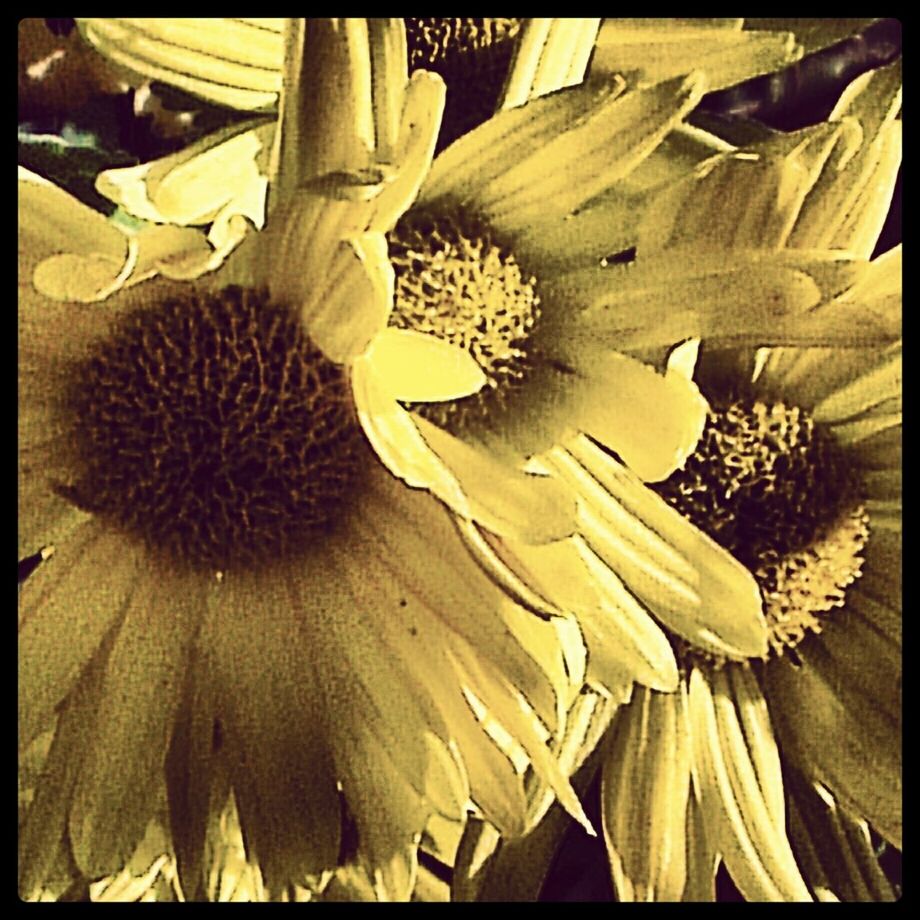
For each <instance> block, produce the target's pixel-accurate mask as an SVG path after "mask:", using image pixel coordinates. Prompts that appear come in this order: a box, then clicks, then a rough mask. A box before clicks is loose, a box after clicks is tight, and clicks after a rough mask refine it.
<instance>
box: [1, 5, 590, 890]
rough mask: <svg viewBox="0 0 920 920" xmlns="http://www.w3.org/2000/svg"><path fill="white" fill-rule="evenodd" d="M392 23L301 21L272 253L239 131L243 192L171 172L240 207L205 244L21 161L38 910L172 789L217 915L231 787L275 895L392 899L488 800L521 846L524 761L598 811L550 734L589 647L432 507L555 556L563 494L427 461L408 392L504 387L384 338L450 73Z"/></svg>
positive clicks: (131, 841)
mask: <svg viewBox="0 0 920 920" xmlns="http://www.w3.org/2000/svg"><path fill="white" fill-rule="evenodd" d="M400 29H401V27H400V26H399V25H398V24H397V23H394V22H392V21H391V22H380V21H374V20H371V21H368V22H366V23H365V21H363V20H348V21H347V22H341V21H339V22H336V21H332V22H314V23H311V24H310V27H309V28H307V29H306V30H304V29H303V28H302V27H301V26H300V25H298V24H294V25H292V27H291V28H290V30H289V32H288V34H287V37H286V41H287V45H288V47H289V48H290V56H289V58H288V62H287V64H286V68H287V69H286V79H285V84H284V86H285V98H284V101H283V104H282V120H281V131H280V143H277V141H278V140H279V138H278V135H277V132H276V136H275V141H276V146H275V147H274V148H273V150H272V152H271V156H270V159H271V162H272V163H273V164H274V165H273V167H272V168H270V169H269V173H270V175H271V177H272V181H271V184H270V188H269V196H270V199H271V207H270V208H269V217H268V220H267V226H266V229H265V230H264V231H263V232H262V233H259V234H248V235H247V234H246V233H245V232H244V231H245V228H246V226H247V225H248V224H247V220H249V221H253V222H254V221H256V220H257V219H258V213H257V212H256V211H250V210H247V208H248V205H247V204H246V203H247V202H248V203H250V204H251V203H252V201H254V200H255V197H254V196H255V195H257V193H258V188H259V185H260V180H259V178H258V176H257V175H256V174H255V173H254V172H253V170H251V169H249V168H248V166H247V163H249V164H251V163H252V162H253V161H252V158H251V157H254V156H261V154H262V152H263V151H264V147H263V143H264V141H262V140H259V138H260V135H259V134H258V130H259V129H258V128H255V129H251V130H253V131H255V132H256V133H255V135H253V134H250V133H245V132H244V134H242V135H235V136H234V138H231V139H230V141H229V142H228V143H232V142H233V140H234V139H235V138H239V137H241V136H242V137H243V138H244V139H246V143H248V144H252V140H253V137H255V140H256V141H258V144H254V145H252V146H251V147H249V148H248V151H249V152H248V153H247V156H248V157H250V159H249V160H247V157H246V156H244V157H237V156H228V157H227V159H225V160H220V159H219V158H218V160H217V161H214V160H211V161H209V163H208V165H213V164H214V162H217V163H219V164H223V165H224V166H225V167H226V170H225V172H224V173H223V175H222V176H221V177H220V178H221V183H222V184H225V187H224V189H223V192H222V194H218V195H213V194H212V193H213V192H214V191H215V186H214V184H213V183H211V184H209V183H208V182H207V181H204V180H203V179H202V175H201V173H200V171H199V170H200V169H201V168H202V165H201V161H200V160H199V161H194V160H190V159H180V160H172V161H171V167H170V169H168V170H166V171H165V172H164V173H161V174H160V175H159V176H158V179H161V180H162V181H160V182H159V184H158V187H157V191H158V192H160V193H161V195H162V194H163V193H164V185H165V184H166V183H167V182H168V181H171V182H172V187H171V188H170V194H171V195H172V196H173V199H174V200H175V199H176V198H181V191H182V189H183V188H184V189H187V190H189V192H190V198H191V201H190V203H187V204H188V206H189V214H191V215H192V216H194V217H195V220H188V221H183V223H189V224H193V223H197V222H201V223H205V222H207V220H208V219H210V220H212V221H214V222H215V223H216V222H217V220H218V219H220V217H221V216H223V217H224V218H226V220H225V221H224V229H229V230H230V231H232V232H231V233H230V234H229V235H228V237H227V238H226V239H223V240H221V241H219V242H218V243H217V244H214V240H213V239H212V240H211V241H210V242H209V241H208V239H207V238H206V237H205V235H204V234H203V233H202V232H201V231H199V230H196V229H194V228H193V227H192V226H183V227H176V226H169V225H166V224H163V225H156V226H151V225H144V226H143V227H142V229H141V230H140V231H139V232H137V233H125V232H123V231H122V230H120V229H118V228H117V227H116V226H114V225H113V224H112V223H110V222H107V221H106V220H104V219H103V218H102V216H101V215H99V214H97V213H96V212H93V211H92V210H90V209H89V208H87V207H85V206H83V205H81V204H79V203H78V202H76V201H75V200H74V199H72V198H71V197H70V196H69V195H67V194H66V193H65V192H63V191H62V190H60V189H58V188H56V187H55V186H53V185H52V184H50V183H48V182H47V181H45V180H42V179H41V178H40V177H38V176H35V175H34V174H30V173H28V172H27V171H24V170H21V171H20V185H19V193H20V236H19V278H20V295H19V322H20V333H19V368H20V434H19V453H20V495H19V497H20V518H19V521H20V526H19V537H20V555H21V556H22V555H26V554H29V553H35V552H37V551H40V552H41V557H42V559H43V561H42V562H41V564H40V565H39V566H38V567H37V569H36V570H35V571H34V572H33V573H32V574H31V575H30V576H29V577H28V578H27V580H26V581H25V582H24V583H23V584H22V585H21V589H20V624H19V660H20V668H19V681H20V682H19V707H20V708H19V714H20V749H21V750H22V751H24V753H25V758H26V761H29V760H30V758H32V757H33V756H38V755H36V750H37V748H38V747H41V746H42V745H47V744H48V741H49V739H50V747H49V748H48V750H47V755H46V756H44V757H41V756H39V760H40V761H42V766H41V768H40V775H38V777H37V779H35V780H34V785H32V786H31V787H30V788H29V789H27V790H26V795H25V796H24V798H25V805H26V811H25V817H24V821H23V825H22V831H21V839H20V888H21V890H22V892H23V894H24V895H28V894H30V893H32V892H34V891H35V890H36V889H37V888H38V887H39V886H40V885H41V883H42V880H43V879H44V878H45V877H46V876H47V875H48V874H49V873H50V872H51V871H52V870H53V868H54V866H55V864H56V862H57V861H58V859H59V856H63V859H64V861H65V862H70V864H71V865H72V867H73V869H74V872H75V874H77V875H79V876H82V877H83V878H85V879H88V880H92V879H97V878H100V877H103V876H109V875H111V874H113V873H117V872H120V871H121V870H122V868H123V867H124V866H125V865H126V864H127V863H128V861H129V858H130V857H131V856H132V853H133V852H134V851H135V848H136V847H137V845H138V844H139V843H140V841H141V839H142V837H143V836H144V833H145V830H146V829H147V827H148V823H149V822H150V821H151V820H153V819H155V818H157V817H158V815H159V812H160V809H161V807H162V806H163V803H164V802H165V805H166V807H167V808H168V822H169V826H170V832H171V838H172V846H173V847H174V850H175V854H176V857H177V863H178V873H179V878H180V879H181V883H182V888H183V891H184V892H185V896H186V897H187V898H197V897H201V896H203V895H205V894H207V893H209V884H208V880H207V877H206V874H207V873H206V868H205V864H206V859H205V851H206V850H207V849H208V847H209V846H210V842H209V841H212V840H213V824H214V822H215V821H216V820H217V819H218V816H219V815H221V814H222V813H223V812H224V809H225V807H228V801H230V802H232V803H233V804H235V807H236V808H237V809H238V812H239V818H240V825H241V828H242V833H243V837H244V840H245V843H246V849H247V855H248V857H249V858H250V859H251V860H253V861H254V862H256V863H257V865H258V868H259V870H260V874H261V877H262V880H263V882H264V884H265V886H266V888H267V889H268V891H269V893H270V894H271V895H272V896H282V895H284V894H285V893H286V892H287V890H288V887H289V886H291V885H305V884H307V883H308V882H312V881H316V882H317V884H320V883H321V882H322V881H323V878H322V876H323V875H324V873H325V872H326V871H327V870H332V869H334V868H335V867H336V866H338V865H339V864H340V863H342V862H354V863H356V864H357V865H358V866H359V868H360V869H361V871H362V872H364V873H366V875H367V878H368V880H369V882H370V884H371V886H372V888H373V890H374V892H375V893H376V895H377V896H378V897H392V898H405V897H408V894H409V892H410V891H411V890H412V886H413V882H414V879H415V876H416V870H417V855H416V850H417V845H418V840H419V836H420V834H421V833H422V831H423V829H424V828H425V827H426V824H427V823H428V822H429V819H431V818H432V816H435V815H441V816H445V817H447V818H450V819H451V820H454V821H457V820H460V819H462V818H463V817H464V816H465V814H466V811H467V808H468V807H469V804H470V802H473V803H475V806H476V807H477V809H478V810H479V811H480V812H481V813H482V814H483V815H485V816H487V817H488V819H489V821H490V822H492V823H493V824H495V825H496V826H497V827H499V828H501V830H502V832H503V833H506V834H509V835H513V834H515V833H520V832H521V831H522V830H523V829H524V827H525V823H526V814H525V811H526V803H525V800H524V790H523V778H522V772H523V767H522V765H521V763H520V762H519V760H518V761H515V762H512V759H511V758H510V757H509V756H507V754H506V753H505V752H506V751H508V750H509V748H510V746H511V745H512V743H513V745H514V750H515V752H520V751H523V752H525V753H526V756H527V762H529V764H530V765H531V767H532V768H533V769H535V770H536V772H537V774H538V775H540V776H541V777H542V778H543V779H544V780H545V781H546V782H548V783H549V785H550V786H551V787H552V788H553V789H555V791H556V793H557V794H558V795H559V797H560V800H561V801H563V802H565V805H566V807H567V808H568V809H569V810H570V811H571V812H572V813H573V814H575V815H578V816H579V817H580V819H581V820H583V821H585V823H587V822H586V819H585V818H584V816H583V813H582V812H581V808H580V805H579V803H578V801H577V799H576V798H575V796H574V793H573V792H572V790H571V788H570V786H569V784H568V780H567V779H566V776H565V775H564V773H563V771H562V769H560V767H559V766H558V764H557V763H556V760H555V759H554V756H553V754H552V753H551V750H550V748H549V746H548V744H547V742H548V740H551V739H553V738H554V737H556V736H557V735H560V734H562V732H563V730H564V723H565V714H566V710H567V709H568V707H569V706H570V705H571V701H572V699H571V698H572V694H573V693H574V692H577V689H578V687H579V685H580V683H581V674H580V668H582V667H583V661H581V662H580V661H579V643H578V642H577V641H572V636H571V630H570V629H568V631H567V625H566V624H565V623H556V622H543V621H541V620H539V619H537V618H535V617H534V616H533V615H532V614H531V613H530V612H528V611H525V610H523V609H522V608H521V607H519V606H517V605H515V604H514V603H513V602H512V601H510V600H509V599H508V598H507V597H506V596H505V594H504V593H503V592H502V591H501V589H500V588H499V587H498V586H496V585H495V584H494V583H493V582H492V580H490V579H489V578H488V577H486V575H485V574H483V572H482V571H481V570H480V568H479V567H478V565H477V564H476V562H475V561H474V560H473V559H472V558H470V557H469V555H468V554H467V553H466V552H465V550H464V549H463V544H462V542H461V541H460V540H459V538H458V536H457V533H456V530H455V525H454V523H453V521H452V519H451V517H450V516H449V515H448V514H447V513H446V512H445V508H444V505H445V504H446V505H447V506H448V507H449V508H450V509H452V510H453V511H454V512H455V513H456V514H457V516H458V518H459V519H460V520H465V521H470V522H472V521H476V522H477V523H478V525H481V526H483V527H484V528H485V529H486V530H485V532H491V530H492V528H494V530H495V533H496V534H501V535H507V536H515V537H518V538H524V539H535V540H541V541H542V540H550V541H551V540H553V539H555V538H557V537H560V536H565V535H567V534H568V533H570V532H571V529H572V526H573V525H572V515H573V511H574V509H573V507H572V503H571V500H570V498H569V497H568V496H567V494H566V492H565V491H564V489H563V488H562V487H561V486H560V485H559V484H558V483H555V482H553V481H552V480H550V479H549V478H548V477H545V476H540V475H536V474H531V473H526V472H523V471H519V470H515V469H514V468H512V467H510V466H508V465H506V464H504V463H501V462H499V461H497V460H495V459H494V458H491V457H490V456H488V455H487V454H484V453H482V452H480V451H477V450H475V449H474V448H471V447H470V446H469V445H466V444H464V443H462V442H460V441H459V440H457V439H455V438H453V436H451V435H450V434H449V433H447V432H442V433H441V434H440V436H439V437H438V439H437V441H436V443H437V453H434V452H433V451H432V450H431V449H430V448H429V446H428V444H427V443H426V441H425V440H423V439H422V438H421V436H420V435H419V434H418V432H417V430H416V429H414V428H409V427H407V426H406V425H405V422H404V417H403V415H401V414H400V413H402V412H403V411H404V410H402V409H400V408H399V405H398V403H397V400H408V401H411V402H413V403H420V402H421V403H424V402H427V401H430V400H438V399H445V398H446V399H454V398H458V397H462V396H464V395H467V394H469V393H472V392H475V390H476V389H478V388H479V387H481V386H482V385H483V383H484V378H483V375H482V373H481V371H480V370H479V368H478V367H477V366H476V365H475V364H474V362H473V361H472V360H471V359H470V358H469V357H468V356H467V355H465V354H464V353H463V352H462V351H460V350H458V349H455V348H452V347H451V346H449V345H448V344H445V343H444V342H441V341H436V340H434V339H432V338H431V337H430V336H428V337H426V336H424V335H418V334H415V333H412V332H410V331H406V330H398V329H393V328H390V327H388V325H387V320H388V316H389V313H390V310H391V306H392V290H393V278H392V272H391V270H390V269H389V266H388V263H387V261H386V257H385V249H384V246H383V237H382V233H381V230H380V228H381V227H387V226H392V224H393V223H395V221H396V218H397V217H398V215H399V213H400V212H401V211H402V210H403V209H404V208H405V207H406V204H407V203H408V202H409V201H411V200H412V198H413V197H414V195H415V191H416V189H417V187H418V181H419V174H420V173H421V172H422V171H423V170H424V168H425V166H426V165H427V162H428V161H429V160H430V158H431V155H432V149H433V145H434V139H435V135H436V131H437V125H438V118H439V114H440V108H441V105H442V104H443V85H442V84H441V82H440V80H439V79H438V78H436V77H431V76H430V75H428V74H424V73H421V74H416V75H414V76H413V78H412V80H410V81H408V82H407V81H406V79H405V73H406V69H405V60H406V54H405V47H404V45H403V44H402V42H401V35H400ZM305 31H306V35H304V32H305ZM304 61H312V62H313V69H312V70H311V71H310V75H311V77H312V79H311V81H310V83H309V85H307V84H306V82H305V81H303V80H302V79H299V78H300V77H301V76H302V74H301V68H302V67H304ZM320 61H321V62H322V65H323V66H322V67H320V66H319V64H318V63H317V62H320ZM372 73H373V74H374V76H375V80H374V84H373V88H372V85H371V74H372ZM378 76H379V77H380V79H379V80H378V79H376V78H377V77H378ZM295 77H296V78H297V79H295ZM381 94H382V95H381ZM372 100H373V102H372ZM333 103H335V104H334V105H333ZM333 127H334V128H335V130H333ZM266 140H267V139H266ZM208 149H209V151H213V150H215V149H217V150H218V154H217V156H218V157H219V156H220V154H221V151H222V152H223V153H226V147H224V148H213V147H212V148H208ZM266 155H267V152H266ZM182 167H187V168H185V169H183V168H182ZM237 167H238V169H237ZM153 172H154V170H153V169H151V170H149V171H148V172H147V173H146V174H145V175H146V180H147V184H145V185H144V188H148V187H150V183H149V180H150V178H151V175H152V174H153ZM253 189H255V190H256V192H255V193H253V191H252V190H253ZM240 202H243V204H242V205H241V204H240ZM253 215H255V216H253ZM212 229H213V228H212ZM244 237H245V239H244ZM231 238H232V239H231ZM228 239H229V240H230V242H229V243H228V244H227V245H226V246H225V245H223V244H224V243H227V240H228ZM241 240H242V243H241V244H240V245H238V246H237V243H240V241H241ZM234 247H235V248H234ZM230 249H234V251H233V254H232V256H230V257H229V258H227V256H228V255H229V251H230ZM213 268H218V270H217V271H215V272H212V273H210V274H207V273H206V272H208V271H209V270H210V269H213ZM164 276H165V277H164ZM187 278H192V279H193V280H192V281H188V280H184V279H187ZM176 279H182V280H176ZM141 282H142V283H141ZM295 308H296V309H295ZM420 368H424V374H422V373H419V369H420ZM372 445H373V448H372ZM375 449H376V450H377V451H379V452H380V454H381V455H382V456H383V457H384V459H385V462H386V465H387V466H389V467H390V468H391V469H394V470H396V471H398V474H399V477H400V478H401V479H402V480H404V481H407V482H409V484H410V485H412V486H413V487H414V488H406V486H405V485H404V483H403V482H400V479H397V478H396V477H394V476H393V475H391V473H390V472H388V471H387V470H386V469H385V468H384V467H383V466H382V465H381V464H380V463H379V461H378V459H377V456H376V455H375ZM435 496H436V498H437V499H440V501H438V500H436V498H435ZM442 503H443V504H442ZM496 739H497V740H496Z"/></svg>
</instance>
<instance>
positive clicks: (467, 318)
mask: <svg viewBox="0 0 920 920" xmlns="http://www.w3.org/2000/svg"><path fill="white" fill-rule="evenodd" d="M389 244H390V258H391V260H392V262H393V266H394V269H395V272H396V306H395V310H394V311H393V314H392V317H391V323H392V325H394V326H397V327H399V328H401V329H412V330H415V331H417V332H424V333H429V334H432V335H436V336H438V337H439V338H441V339H444V340H446V341H448V342H450V343H451V344H453V345H456V346H458V347H460V348H464V349H467V350H468V351H469V352H470V354H471V355H472V356H473V357H474V358H475V359H476V361H477V362H478V364H479V366H480V367H481V368H482V370H483V372H484V373H485V375H486V379H487V385H486V386H485V387H484V388H483V390H482V391H481V392H480V393H478V394H476V395H475V396H471V397H468V398H467V399H463V400H457V401H454V402H447V403H434V404H426V405H425V406H419V407H417V408H418V409H419V411H420V412H422V413H423V414H425V415H426V416H428V417H429V418H431V419H432V420H433V421H435V422H437V423H439V424H442V425H446V426H447V427H450V428H454V429H456V428H460V427H463V425H464V424H466V423H467V422H468V421H470V420H472V419H474V418H481V417H482V416H483V415H485V414H487V413H488V412H489V411H490V410H491V409H494V408H495V406H496V401H498V402H502V401H504V400H507V399H508V397H509V395H510V393H511V392H512V390H513V388H514V387H515V386H517V385H518V384H519V383H520V382H521V381H522V380H523V379H524V377H525V376H526V375H527V372H528V369H529V366H530V362H531V360H532V358H533V352H532V349H530V348H529V344H528V339H529V338H530V336H531V335H532V332H533V330H534V327H535V325H536V323H537V321H538V319H539V315H540V310H539V304H540V299H539V296H538V294H537V290H536V278H534V277H532V276H530V277H528V276H527V275H525V273H524V272H523V271H522V269H521V266H520V265H519V264H518V262H517V261H516V259H515V258H514V256H513V255H512V254H511V252H510V251H509V250H508V249H507V248H506V247H503V246H502V245H501V244H500V243H498V242H497V240H496V239H495V237H494V235H493V234H492V233H491V232H490V230H489V228H488V227H487V226H486V225H485V224H484V223H482V222H481V221H477V220H475V219H472V218H469V217H463V218H461V217H459V216H449V215H437V216H435V215H431V214H426V213H425V212H412V213H411V215H409V216H407V218H404V219H403V220H402V221H400V223H399V224H398V225H397V227H396V229H395V230H394V231H393V232H392V233H391V234H390V237H389Z"/></svg>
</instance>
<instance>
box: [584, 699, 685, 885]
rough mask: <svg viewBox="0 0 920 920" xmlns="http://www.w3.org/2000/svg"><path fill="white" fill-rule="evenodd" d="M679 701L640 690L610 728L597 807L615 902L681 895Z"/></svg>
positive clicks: (682, 797)
mask: <svg viewBox="0 0 920 920" xmlns="http://www.w3.org/2000/svg"><path fill="white" fill-rule="evenodd" d="M684 696H685V693H683V692H680V693H674V694H661V693H656V692H654V691H651V690H646V689H645V688H638V689H637V690H636V693H635V695H634V697H633V700H632V702H631V703H630V704H629V706H628V707H625V708H624V709H623V710H621V711H620V713H619V714H618V716H617V719H616V722H615V723H614V729H613V741H612V744H611V747H610V749H609V752H608V753H607V756H606V757H605V759H604V768H603V779H602V786H601V790H602V791H601V803H602V808H603V819H604V840H605V842H606V844H607V853H608V854H609V856H610V866H611V871H612V873H613V879H614V884H615V885H616V889H617V895H618V897H619V899H620V900H621V901H677V900H680V897H681V894H682V893H683V890H684V883H685V879H686V851H687V841H686V836H685V835H686V826H687V804H688V798H689V794H690V732H689V727H688V725H687V721H686V712H685V708H686V703H685V702H684Z"/></svg>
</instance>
